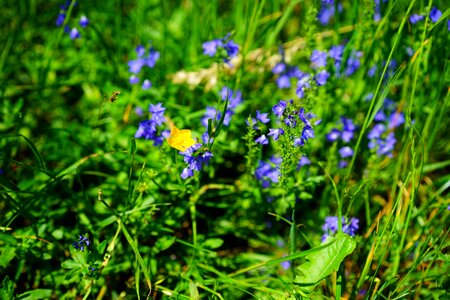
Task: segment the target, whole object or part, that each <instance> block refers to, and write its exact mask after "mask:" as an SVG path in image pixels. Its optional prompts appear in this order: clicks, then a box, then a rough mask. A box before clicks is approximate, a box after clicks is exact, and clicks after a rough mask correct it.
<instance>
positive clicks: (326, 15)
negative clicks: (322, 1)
mask: <svg viewBox="0 0 450 300" xmlns="http://www.w3.org/2000/svg"><path fill="white" fill-rule="evenodd" d="M333 16H334V5H329V6H328V5H322V8H321V9H320V11H319V13H318V14H317V19H319V22H320V24H322V25H328V23H330V20H331V18H332V17H333Z"/></svg>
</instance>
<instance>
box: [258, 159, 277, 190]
mask: <svg viewBox="0 0 450 300" xmlns="http://www.w3.org/2000/svg"><path fill="white" fill-rule="evenodd" d="M281 162H282V159H281V158H280V157H275V156H272V157H271V158H270V160H269V161H267V162H265V161H262V160H260V161H259V165H258V167H257V168H256V170H255V177H256V179H257V180H259V181H260V182H261V183H262V187H263V188H268V187H270V185H271V184H272V183H278V181H279V177H280V164H281Z"/></svg>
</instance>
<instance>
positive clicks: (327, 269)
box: [294, 233, 356, 294]
mask: <svg viewBox="0 0 450 300" xmlns="http://www.w3.org/2000/svg"><path fill="white" fill-rule="evenodd" d="M328 240H329V241H330V243H329V244H327V245H325V246H326V247H324V248H322V249H321V250H320V251H317V252H314V253H312V254H310V255H308V256H306V257H305V259H307V260H308V261H307V262H305V263H304V264H302V265H301V266H299V267H298V268H297V270H298V272H299V274H298V275H297V276H296V277H295V279H294V282H295V283H297V284H299V285H300V290H301V291H302V292H304V293H307V294H309V293H311V292H312V291H313V289H314V288H315V286H316V285H317V284H319V283H320V281H322V279H324V278H325V277H327V276H328V275H330V274H331V273H332V272H333V271H336V270H337V269H338V268H339V265H340V264H341V263H342V261H343V260H344V258H345V257H346V256H347V255H349V254H350V253H352V252H353V250H355V247H356V242H355V240H354V239H353V238H351V237H350V236H348V235H347V234H344V233H341V234H337V235H336V237H333V238H329V239H328Z"/></svg>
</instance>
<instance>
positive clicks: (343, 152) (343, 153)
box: [339, 146, 353, 158]
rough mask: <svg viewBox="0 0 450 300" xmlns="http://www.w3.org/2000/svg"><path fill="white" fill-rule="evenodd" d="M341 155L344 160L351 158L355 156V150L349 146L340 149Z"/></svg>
mask: <svg viewBox="0 0 450 300" xmlns="http://www.w3.org/2000/svg"><path fill="white" fill-rule="evenodd" d="M339 155H340V156H341V157H342V158H346V157H351V156H353V150H352V148H350V147H349V146H345V147H342V148H341V149H339Z"/></svg>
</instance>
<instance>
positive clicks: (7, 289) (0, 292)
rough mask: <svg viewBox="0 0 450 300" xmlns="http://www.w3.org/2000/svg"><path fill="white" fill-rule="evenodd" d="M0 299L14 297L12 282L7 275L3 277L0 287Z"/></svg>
mask: <svg viewBox="0 0 450 300" xmlns="http://www.w3.org/2000/svg"><path fill="white" fill-rule="evenodd" d="M0 299H14V284H13V283H12V281H11V279H9V277H8V276H6V277H5V278H4V279H3V284H2V286H1V287H0Z"/></svg>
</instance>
